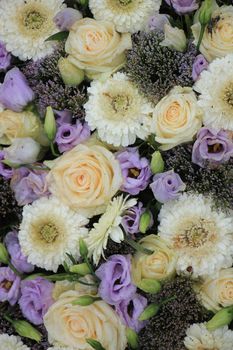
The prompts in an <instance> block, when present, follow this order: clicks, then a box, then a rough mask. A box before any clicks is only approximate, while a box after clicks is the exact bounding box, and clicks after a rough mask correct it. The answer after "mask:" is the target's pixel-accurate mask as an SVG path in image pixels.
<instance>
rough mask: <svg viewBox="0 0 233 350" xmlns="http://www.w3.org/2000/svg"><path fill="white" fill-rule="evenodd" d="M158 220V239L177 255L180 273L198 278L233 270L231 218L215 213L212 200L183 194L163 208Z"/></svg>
mask: <svg viewBox="0 0 233 350" xmlns="http://www.w3.org/2000/svg"><path fill="white" fill-rule="evenodd" d="M159 220H160V225H159V233H158V234H159V236H161V237H162V238H164V239H165V240H167V241H168V242H169V243H170V245H171V246H172V248H173V249H174V251H175V252H176V253H177V255H178V260H177V265H176V270H177V272H178V273H192V276H193V277H198V276H205V275H211V274H214V273H215V272H217V271H219V270H220V269H221V268H224V267H229V266H232V262H233V234H232V233H233V226H232V218H230V217H227V216H226V215H225V214H224V213H222V212H218V211H216V210H215V209H214V208H213V203H212V201H211V199H209V198H205V197H204V196H202V195H195V194H183V195H181V196H180V197H179V199H177V200H175V201H169V202H167V203H165V204H164V205H163V207H162V209H161V211H160V214H159Z"/></svg>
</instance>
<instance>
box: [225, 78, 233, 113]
mask: <svg viewBox="0 0 233 350" xmlns="http://www.w3.org/2000/svg"><path fill="white" fill-rule="evenodd" d="M223 101H224V102H225V103H226V104H227V105H228V106H229V107H231V108H233V82H230V83H229V84H228V85H227V87H226V88H225V90H224V92H223Z"/></svg>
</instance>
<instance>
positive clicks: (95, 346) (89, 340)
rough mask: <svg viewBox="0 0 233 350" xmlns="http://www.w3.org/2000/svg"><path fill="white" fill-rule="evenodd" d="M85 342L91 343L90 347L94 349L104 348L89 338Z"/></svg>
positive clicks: (103, 349) (101, 349)
mask: <svg viewBox="0 0 233 350" xmlns="http://www.w3.org/2000/svg"><path fill="white" fill-rule="evenodd" d="M86 342H87V344H89V345H91V347H92V348H93V349H95V350H105V348H103V346H102V345H101V344H100V342H98V341H97V340H94V339H91V338H89V339H86Z"/></svg>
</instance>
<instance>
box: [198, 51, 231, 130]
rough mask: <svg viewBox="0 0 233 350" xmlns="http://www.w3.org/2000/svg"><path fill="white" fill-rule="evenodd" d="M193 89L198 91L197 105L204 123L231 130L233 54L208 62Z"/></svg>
mask: <svg viewBox="0 0 233 350" xmlns="http://www.w3.org/2000/svg"><path fill="white" fill-rule="evenodd" d="M194 89H195V90H196V91H197V92H198V93H200V96H199V101H198V105H199V106H200V107H202V109H203V111H204V118H203V119H204V124H205V125H206V126H210V127H213V128H216V129H221V128H223V129H228V130H231V131H233V55H228V56H226V57H224V58H221V59H219V58H217V59H215V60H214V61H213V62H212V63H210V65H209V67H208V70H206V71H203V72H202V73H201V77H200V79H199V80H198V81H197V82H196V84H195V86H194Z"/></svg>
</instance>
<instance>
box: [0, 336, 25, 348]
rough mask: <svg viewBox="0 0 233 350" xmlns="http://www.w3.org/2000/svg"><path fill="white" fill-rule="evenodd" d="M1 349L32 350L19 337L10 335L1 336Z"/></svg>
mask: <svg viewBox="0 0 233 350" xmlns="http://www.w3.org/2000/svg"><path fill="white" fill-rule="evenodd" d="M0 349H1V350H30V349H29V348H28V347H27V346H26V345H24V344H23V343H22V342H21V340H20V338H19V337H15V336H14V335H8V334H0Z"/></svg>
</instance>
